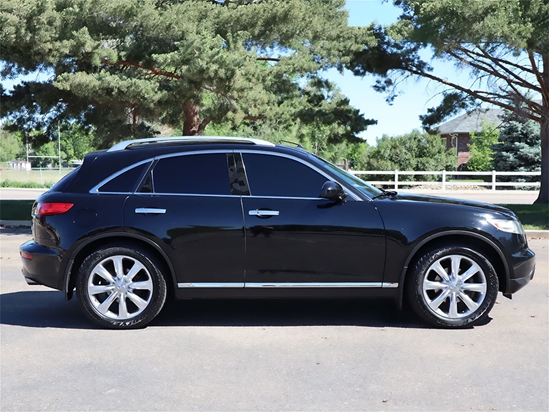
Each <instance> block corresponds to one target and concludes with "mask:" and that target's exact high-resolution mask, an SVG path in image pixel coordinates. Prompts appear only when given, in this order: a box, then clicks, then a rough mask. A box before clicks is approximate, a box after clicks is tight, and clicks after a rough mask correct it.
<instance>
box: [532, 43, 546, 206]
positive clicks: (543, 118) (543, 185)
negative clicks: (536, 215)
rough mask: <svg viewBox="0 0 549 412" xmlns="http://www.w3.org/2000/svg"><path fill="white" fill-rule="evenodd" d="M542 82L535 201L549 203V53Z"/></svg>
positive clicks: (544, 60)
mask: <svg viewBox="0 0 549 412" xmlns="http://www.w3.org/2000/svg"><path fill="white" fill-rule="evenodd" d="M541 76H542V82H543V83H545V88H544V89H545V90H544V93H542V106H543V113H542V115H541V122H540V126H541V130H540V132H541V136H540V137H541V176H540V182H541V187H540V188H539V195H538V198H537V199H536V201H535V202H534V203H545V204H549V95H548V93H547V89H548V88H549V53H545V55H544V56H543V73H542V74H541Z"/></svg>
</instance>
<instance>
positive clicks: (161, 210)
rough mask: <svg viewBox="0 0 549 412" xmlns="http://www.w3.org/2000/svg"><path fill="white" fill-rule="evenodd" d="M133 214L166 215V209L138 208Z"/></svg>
mask: <svg viewBox="0 0 549 412" xmlns="http://www.w3.org/2000/svg"><path fill="white" fill-rule="evenodd" d="M135 213H144V214H147V213H156V214H158V213H166V209H158V208H155V207H138V208H136V209H135Z"/></svg>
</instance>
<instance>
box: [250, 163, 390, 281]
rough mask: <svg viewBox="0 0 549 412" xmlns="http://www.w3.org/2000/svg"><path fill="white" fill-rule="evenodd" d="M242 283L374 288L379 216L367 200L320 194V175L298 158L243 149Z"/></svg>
mask: <svg viewBox="0 0 549 412" xmlns="http://www.w3.org/2000/svg"><path fill="white" fill-rule="evenodd" d="M242 157H243V163H244V167H245V170H246V177H247V184H248V188H249V195H247V196H246V195H245V196H243V197H242V202H243V210H244V218H245V221H246V279H245V282H246V283H245V286H246V288H248V287H295V288H301V287H328V286H329V287H381V282H382V279H383V270H384V261H385V237H384V235H383V223H382V221H381V218H380V215H379V213H378V212H377V210H376V208H375V207H374V206H373V205H372V203H371V202H369V201H364V200H361V199H359V198H358V197H354V198H353V197H352V196H348V197H347V199H346V201H345V202H343V203H341V202H339V203H338V202H334V201H330V200H326V199H321V198H319V195H320V191H321V188H322V185H323V184H324V183H325V182H326V181H327V180H329V177H327V175H326V174H323V173H322V172H321V171H320V170H318V169H314V168H313V167H311V166H310V165H308V164H307V163H306V162H304V161H303V160H301V159H297V158H293V157H290V156H286V155H276V154H273V153H269V154H267V153H257V152H256V153H252V152H248V153H246V152H245V153H242Z"/></svg>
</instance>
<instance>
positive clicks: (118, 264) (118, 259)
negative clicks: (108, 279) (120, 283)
mask: <svg viewBox="0 0 549 412" xmlns="http://www.w3.org/2000/svg"><path fill="white" fill-rule="evenodd" d="M122 260H123V258H122V256H113V257H112V262H113V263H114V271H115V273H116V277H117V278H118V279H122V278H123V277H124V265H123V264H122Z"/></svg>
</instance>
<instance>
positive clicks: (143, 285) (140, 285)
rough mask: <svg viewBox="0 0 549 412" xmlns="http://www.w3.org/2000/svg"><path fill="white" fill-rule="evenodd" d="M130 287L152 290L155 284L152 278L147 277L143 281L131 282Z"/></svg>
mask: <svg viewBox="0 0 549 412" xmlns="http://www.w3.org/2000/svg"><path fill="white" fill-rule="evenodd" d="M130 288H132V289H140V290H152V289H153V284H152V280H150V279H147V280H145V281H143V282H134V283H131V284H130Z"/></svg>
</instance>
